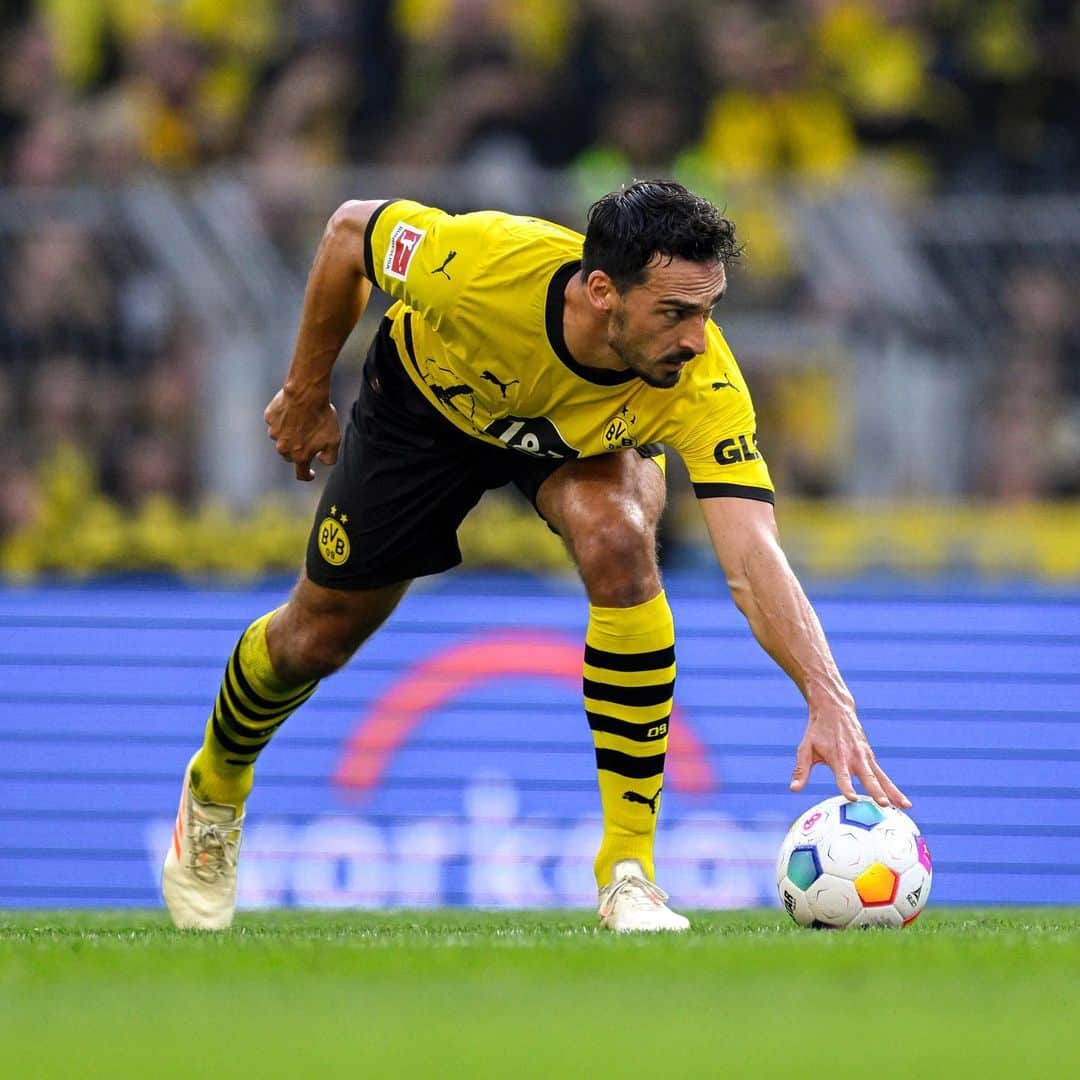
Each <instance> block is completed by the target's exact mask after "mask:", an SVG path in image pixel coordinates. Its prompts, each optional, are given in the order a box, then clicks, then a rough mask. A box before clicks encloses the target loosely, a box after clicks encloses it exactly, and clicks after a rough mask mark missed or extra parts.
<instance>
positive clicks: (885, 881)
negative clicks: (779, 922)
mask: <svg viewBox="0 0 1080 1080" xmlns="http://www.w3.org/2000/svg"><path fill="white" fill-rule="evenodd" d="M932 877H933V872H932V870H931V864H930V849H929V848H928V847H927V846H926V841H925V840H924V839H923V838H922V836H921V834H920V833H919V827H918V826H917V825H916V824H915V822H914V821H912V820H911V818H909V817H908V816H907V814H905V813H904V812H903V811H902V810H895V809H893V808H892V807H883V806H878V805H877V803H875V802H873V800H871V799H867V798H861V799H859V801H858V802H849V801H848V800H847V799H845V798H844V797H843V795H837V796H834V797H833V798H831V799H826V800H825V801H824V802H820V803H818V804H817V806H812V807H811V808H810V809H809V810H807V811H806V813H805V814H802V815H801V816H800V817H798V818H796V819H795V824H794V825H792V826H791V828H790V829H789V830H788V834H787V836H786V837H784V842H783V844H781V845H780V854H779V856H778V857H777V860H776V887H777V889H779V891H780V900H781V902H782V903H783V905H784V907H785V908H786V909H787V913H788V914H789V915H790V916H791V917H792V918H793V919H794V920H795V921H796V922H797V923H798V924H799V925H800V926H813V927H826V928H830V929H836V930H841V929H845V928H847V927H851V926H891V927H898V926H907V924H908V923H909V922H911V921H912V920H913V919H915V918H917V917H918V915H919V913H920V912H921V911H922V909H923V908H924V907H926V901H927V899H928V898H929V896H930V880H931V878H932Z"/></svg>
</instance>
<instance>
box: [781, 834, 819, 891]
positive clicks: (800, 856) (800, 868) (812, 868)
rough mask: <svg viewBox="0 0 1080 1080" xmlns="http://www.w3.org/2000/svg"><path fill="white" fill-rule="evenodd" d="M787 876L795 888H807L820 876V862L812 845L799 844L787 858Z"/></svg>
mask: <svg viewBox="0 0 1080 1080" xmlns="http://www.w3.org/2000/svg"><path fill="white" fill-rule="evenodd" d="M787 876H788V878H789V879H790V881H791V882H792V884H793V885H795V886H796V887H797V888H800V889H802V890H804V891H805V890H806V889H809V888H810V886H811V885H813V884H814V882H815V881H817V879H818V878H819V877H821V862H820V860H819V859H818V853H817V848H816V847H814V846H813V845H809V846H805V847H804V846H799V847H797V848H796V849H795V850H794V851H793V852H792V853H791V856H790V857H789V858H788V864H787Z"/></svg>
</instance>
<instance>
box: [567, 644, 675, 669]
mask: <svg viewBox="0 0 1080 1080" xmlns="http://www.w3.org/2000/svg"><path fill="white" fill-rule="evenodd" d="M585 663H586V664H591V665H592V666H593V667H598V668H604V669H605V670H607V671H656V670H657V669H658V668H666V667H671V665H672V664H674V663H675V646H674V645H669V646H668V647H667V648H666V649H654V650H653V651H652V652H633V653H617V652H607V651H606V650H605V649H594V648H593V647H592V646H591V645H586V646H585Z"/></svg>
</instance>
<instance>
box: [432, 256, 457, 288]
mask: <svg viewBox="0 0 1080 1080" xmlns="http://www.w3.org/2000/svg"><path fill="white" fill-rule="evenodd" d="M456 258H457V252H456V251H451V252H450V254H449V255H447V256H446V258H445V259H443V264H442V266H436V267H435V269H434V270H432V271H431V273H432V275H433V276H434V275H435V274H442V276H443V277H444V278H446V280H447V281H453V278H451V277H450V275H449V274H448V273H447V272H446V268H447V267H448V266H449V265H450V264H451V263H452V262H453V261H454V260H455V259H456Z"/></svg>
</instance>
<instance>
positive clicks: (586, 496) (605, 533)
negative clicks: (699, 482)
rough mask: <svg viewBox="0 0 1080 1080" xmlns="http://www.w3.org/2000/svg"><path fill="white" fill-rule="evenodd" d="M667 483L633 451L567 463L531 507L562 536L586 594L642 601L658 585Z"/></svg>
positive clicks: (598, 599)
mask: <svg viewBox="0 0 1080 1080" xmlns="http://www.w3.org/2000/svg"><path fill="white" fill-rule="evenodd" d="M665 499H666V485H665V481H664V473H663V470H662V469H661V468H660V467H659V465H658V462H657V461H656V460H655V459H654V458H646V457H642V456H641V455H640V454H639V453H637V452H636V451H635V450H626V451H620V452H618V453H614V454H604V455H602V456H599V457H593V458H584V459H581V460H578V461H570V462H566V463H565V464H564V465H562V466H561V467H560V468H558V469H556V470H555V471H554V472H553V473H551V475H550V476H548V477H547V479H546V480H544V482H543V483H542V484H541V485H540V487H539V489H538V491H537V493H536V499H535V503H536V508H537V510H538V511H539V512H540V513H541V515H543V517H544V519H545V520H546V521H547V522H548V523H549V524H550V525H551V527H552V528H553V529H555V531H556V532H558V533H559V535H560V536H561V537H562V538H563V540H564V542H565V543H566V546H567V548H568V550H569V552H570V555H571V557H572V558H573V559H574V562H575V564H576V565H577V568H578V571H579V572H580V574H581V577H582V580H583V581H584V583H585V587H586V590H587V591H588V593H589V597H590V599H591V600H592V601H593V602H594V603H597V604H601V605H610V606H626V605H629V604H636V603H643V602H644V601H645V600H648V599H651V598H652V597H653V596H655V595H656V593H657V592H659V590H660V574H659V569H658V567H657V560H656V530H657V526H658V525H659V522H660V517H661V514H662V513H663V510H664V502H665Z"/></svg>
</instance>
